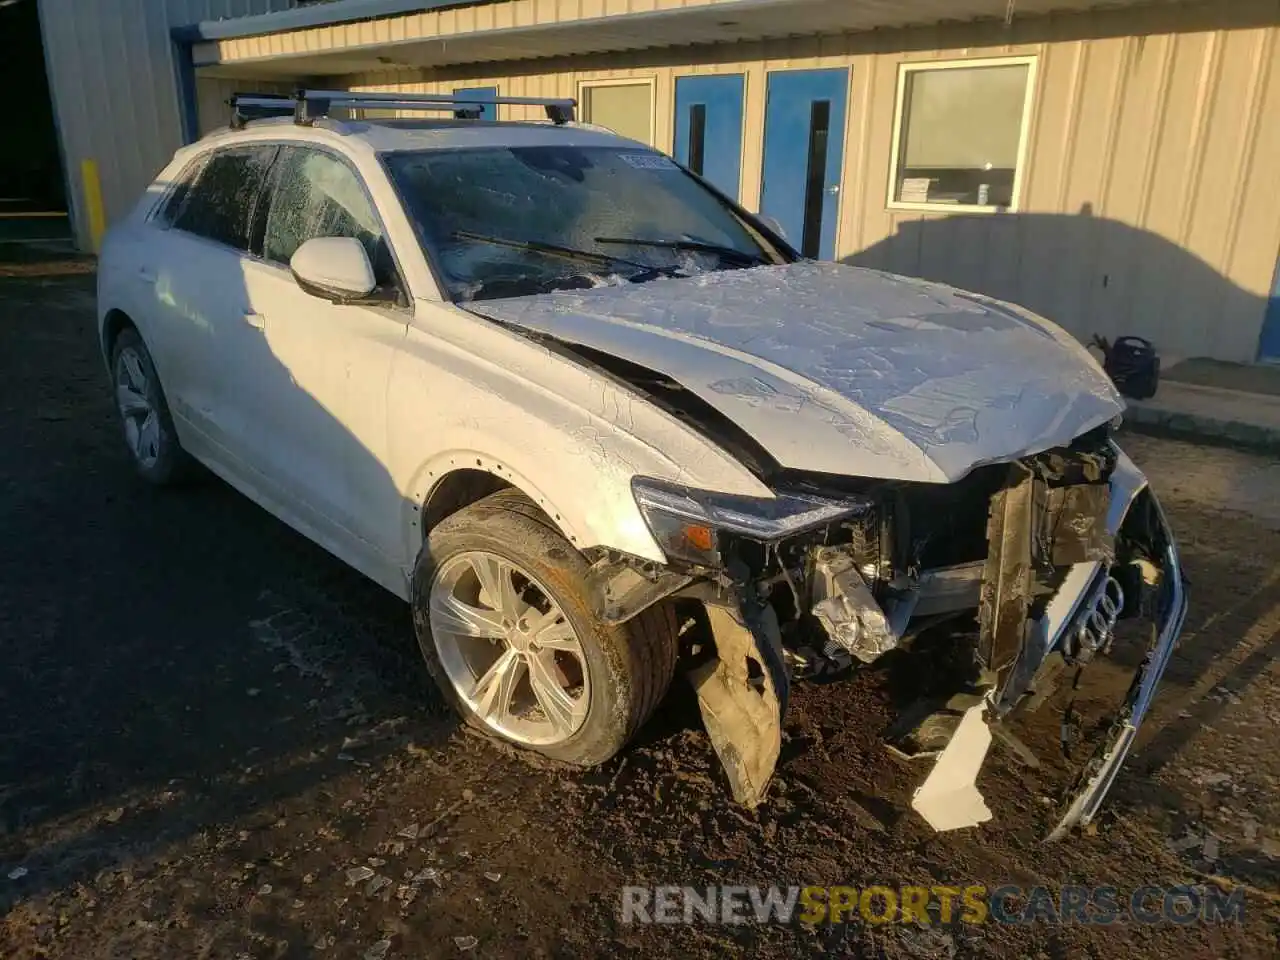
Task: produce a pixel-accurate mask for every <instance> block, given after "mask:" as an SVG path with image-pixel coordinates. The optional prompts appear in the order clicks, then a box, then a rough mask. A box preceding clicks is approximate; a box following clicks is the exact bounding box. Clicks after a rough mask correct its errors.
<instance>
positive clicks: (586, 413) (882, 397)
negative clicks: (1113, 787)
mask: <svg viewBox="0 0 1280 960" xmlns="http://www.w3.org/2000/svg"><path fill="white" fill-rule="evenodd" d="M524 102H528V101H524ZM338 105H341V106H345V107H357V108H359V107H368V106H371V105H372V106H382V107H386V106H394V107H396V108H398V109H414V108H423V109H431V108H441V107H443V108H444V109H446V110H450V111H456V114H455V116H454V117H451V118H447V119H426V120H400V119H396V120H368V121H338V120H333V119H329V118H328V117H326V116H325V113H326V112H327V111H328V109H329V108H331V107H333V106H338ZM473 106H474V103H472V102H461V101H457V102H455V101H451V100H450V98H442V97H418V98H413V97H408V96H405V97H399V96H388V97H384V98H382V100H378V99H376V98H371V97H368V96H358V95H354V94H341V93H322V94H316V93H306V92H300V93H299V94H298V95H297V96H296V97H294V98H274V99H273V98H245V97H242V98H238V100H237V99H235V98H233V107H234V109H235V110H236V113H235V122H233V124H232V129H231V130H227V131H223V132H220V133H216V134H214V135H212V136H209V137H206V138H205V139H203V140H201V141H200V142H199V143H196V144H194V145H192V146H189V147H185V148H183V149H182V150H180V151H179V152H178V153H177V154H176V156H175V157H174V159H173V162H172V163H171V164H169V166H168V167H166V168H165V170H164V171H163V172H162V173H161V174H160V176H159V178H158V179H157V180H156V182H155V183H154V184H153V185H152V187H151V188H150V189H149V190H148V191H147V193H146V196H145V197H144V198H143V199H142V201H141V202H140V203H139V204H138V205H137V207H136V208H135V209H134V210H133V212H132V213H131V214H130V215H129V216H128V217H127V218H126V219H125V220H124V221H123V222H122V223H120V224H119V225H117V226H116V227H115V228H114V229H113V230H112V231H111V232H110V234H109V235H108V237H107V239H106V242H105V244H104V249H103V253H102V257H101V263H100V270H99V287H98V297H99V320H100V330H101V339H102V348H103V351H104V355H105V357H106V358H107V361H108V365H109V369H110V372H111V377H112V381H113V384H114V387H115V393H116V398H117V403H118V407H119V412H120V417H121V422H122V424H123V429H124V436H125V438H126V440H127V443H128V447H129V450H130V451H131V453H132V455H133V458H134V461H135V463H136V465H137V469H138V471H139V472H140V473H141V475H142V476H143V477H144V478H145V479H147V480H149V481H151V482H154V483H168V482H170V481H173V480H176V479H178V478H179V477H180V476H181V475H183V474H184V473H186V472H187V470H188V468H189V467H190V466H191V462H192V461H199V462H200V463H202V464H203V465H204V466H206V467H207V468H208V469H210V470H211V471H213V472H214V473H216V474H217V475H219V476H220V477H222V478H223V479H224V480H226V481H227V482H228V483H230V484H232V485H233V486H235V487H236V488H238V489H239V490H241V491H243V492H244V493H245V494H246V495H247V496H249V497H251V498H252V499H253V500H255V501H257V502H258V503H259V504H261V505H262V506H263V507H265V508H266V509H267V510H269V511H271V512H272V513H273V514H275V515H276V516H278V517H280V518H281V519H283V520H284V521H285V522H286V523H288V524H290V525H291V526H293V527H294V528H296V529H297V530H299V531H301V532H302V533H303V534H305V535H306V536H308V537H310V538H311V539H313V540H315V541H316V542H317V543H319V544H321V545H322V546H324V547H325V548H326V549H328V550H330V551H332V552H333V553H334V554H335V555H337V556H338V557H340V558H341V559H343V560H344V561H346V562H347V563H349V564H350V565H351V566H353V567H355V568H356V569H357V570H360V571H361V572H363V573H365V574H366V575H368V576H369V577H371V578H373V579H374V580H376V581H377V582H379V583H381V584H382V585H384V586H385V587H386V588H387V589H388V590H391V591H392V592H394V593H396V594H397V595H399V596H400V597H402V598H404V599H405V600H406V601H409V602H410V603H412V604H413V610H414V616H415V623H416V625H417V634H418V640H419V643H420V645H421V648H422V653H423V657H424V659H425V661H426V664H427V667H428V669H429V670H430V672H431V674H432V676H433V677H434V678H435V679H436V681H437V682H438V683H439V686H440V688H441V690H443V691H444V694H445V695H446V696H447V697H448V698H449V699H450V701H451V702H452V703H453V704H454V706H455V707H456V708H457V709H458V711H459V713H461V714H462V716H463V717H464V718H466V719H467V721H469V722H471V723H473V724H475V725H477V726H478V727H480V728H481V729H483V730H485V731H487V732H489V733H490V734H491V735H493V736H496V737H499V738H502V739H504V740H507V741H510V742H512V743H515V744H517V745H520V746H522V747H526V748H529V749H533V750H536V751H538V752H541V753H543V754H546V755H548V756H550V757H554V758H558V759H561V760H565V761H569V762H572V763H576V764H597V763H600V762H602V761H604V760H606V759H608V758H609V757H611V756H612V755H613V754H615V753H616V752H617V751H618V750H620V749H621V748H622V747H623V745H624V744H625V743H626V742H627V740H628V739H629V738H630V737H631V736H632V734H634V733H635V732H636V730H637V728H638V727H639V726H640V725H641V724H642V723H644V721H645V720H646V718H647V717H648V716H649V715H650V714H651V713H652V712H653V711H654V710H655V709H656V708H657V707H658V705H659V703H660V702H661V701H662V699H663V696H664V694H665V692H666V690H667V687H668V684H669V683H670V681H671V679H672V676H673V674H674V672H675V670H676V667H677V662H678V660H680V659H681V658H682V657H683V658H684V661H685V663H686V665H687V669H688V672H689V675H690V677H691V678H692V680H693V683H694V685H695V687H696V689H697V693H698V699H699V703H700V705H701V708H702V712H703V717H704V720H705V722H706V725H707V728H708V731H709V733H710V735H711V741H712V743H713V745H714V747H715V749H716V751H717V752H718V753H719V755H720V758H721V760H722V761H723V763H724V767H725V770H726V773H727V775H728V779H729V783H730V786H731V788H732V790H733V793H734V795H735V797H736V798H737V799H738V800H740V801H742V802H744V803H747V804H755V803H758V802H759V801H760V800H761V799H762V798H763V796H764V794H765V791H766V788H767V784H768V780H769V777H770V774H771V773H772V771H773V768H774V765H775V763H776V762H777V758H778V752H779V746H780V743H781V737H782V733H781V729H782V716H783V712H784V710H785V706H786V698H787V693H788V689H789V686H790V683H791V682H792V680H793V679H796V678H802V677H810V676H813V675H816V674H829V673H832V672H837V673H838V672H840V671H844V670H847V669H850V668H851V667H856V666H858V665H860V664H863V663H870V662H877V663H889V662H899V661H901V662H905V663H908V664H916V665H921V666H922V665H923V664H924V662H925V661H926V660H928V661H929V662H931V663H934V664H942V665H943V666H944V669H942V670H941V671H939V670H936V669H935V670H930V671H925V670H916V671H915V674H914V675H919V676H925V675H928V676H931V677H933V678H934V681H935V682H933V684H932V685H931V686H930V687H929V688H928V689H922V690H921V691H920V696H921V702H922V703H923V704H925V705H926V706H929V705H930V704H932V707H931V708H930V709H925V710H923V711H921V710H919V709H917V708H916V707H913V706H909V708H908V709H906V710H905V711H904V713H905V714H908V715H910V714H911V711H912V710H914V711H915V713H916V714H918V715H919V716H918V718H917V719H920V720H925V721H927V722H923V723H905V724H904V727H903V729H900V730H897V731H893V732H891V733H890V738H891V740H892V741H893V746H895V747H896V748H897V749H898V750H899V751H900V752H905V753H908V754H912V753H915V754H928V753H930V752H937V751H941V758H940V760H939V761H938V762H937V764H936V765H935V766H934V767H933V772H932V773H931V774H930V775H929V777H928V779H927V780H926V781H925V782H924V784H923V785H922V786H921V787H920V788H919V790H918V791H917V793H916V796H915V800H914V801H913V805H914V806H915V807H916V809H917V810H919V811H920V813H921V814H922V815H924V816H925V817H926V818H927V819H928V820H929V822H930V823H932V824H933V825H934V826H935V827H937V828H939V829H945V828H948V827H954V826H961V825H964V824H967V823H973V822H976V821H978V820H981V819H984V818H985V817H986V816H988V815H989V813H988V811H987V810H986V807H985V805H984V803H983V801H982V797H981V795H980V794H978V792H977V790H976V787H974V784H973V779H974V777H975V776H976V774H977V770H978V767H979V765H980V764H981V762H982V759H983V756H984V754H985V753H986V750H987V745H988V744H989V742H990V740H991V732H992V730H993V729H995V730H996V732H998V733H1001V734H1003V735H1004V736H1005V738H1006V740H1007V739H1008V738H1013V737H1015V734H1014V733H1013V730H1014V729H1015V727H1016V726H1017V724H1018V723H1020V722H1022V719H1025V715H1026V714H1027V713H1028V712H1029V711H1031V710H1033V709H1036V708H1039V709H1046V707H1045V706H1044V705H1045V704H1052V703H1053V702H1054V700H1053V696H1052V691H1053V678H1054V677H1055V676H1056V673H1057V671H1060V670H1061V668H1062V667H1063V666H1064V665H1068V666H1081V665H1083V664H1085V663H1087V662H1089V661H1091V660H1094V662H1096V663H1103V662H1109V663H1110V665H1109V666H1106V667H1099V668H1097V669H1096V671H1095V672H1097V673H1098V675H1099V676H1101V677H1102V679H1103V680H1107V671H1108V670H1110V671H1114V670H1117V669H1124V670H1127V672H1128V674H1130V675H1132V674H1133V668H1134V665H1135V664H1137V663H1139V662H1140V663H1141V665H1140V666H1139V667H1138V672H1137V675H1136V677H1134V678H1133V679H1132V683H1131V685H1130V686H1128V689H1129V693H1128V694H1127V695H1126V696H1124V697H1122V698H1121V700H1120V701H1118V702H1116V703H1115V704H1114V707H1115V710H1114V711H1113V715H1112V716H1111V717H1110V718H1108V719H1107V720H1106V722H1104V723H1102V724H1101V727H1100V729H1101V730H1102V733H1101V734H1099V735H1098V737H1097V738H1096V742H1095V743H1094V745H1093V746H1092V747H1091V748H1090V750H1088V751H1085V756H1086V757H1087V759H1086V762H1085V763H1084V764H1083V765H1082V766H1080V767H1079V768H1078V769H1076V770H1075V772H1074V774H1073V776H1074V778H1075V779H1074V781H1073V782H1072V783H1071V785H1070V786H1069V787H1068V788H1067V789H1066V790H1065V791H1064V793H1063V804H1064V807H1063V810H1062V813H1061V816H1060V817H1059V818H1058V821H1057V822H1058V829H1059V831H1061V830H1062V829H1065V828H1066V827H1068V826H1071V825H1072V824H1075V823H1080V822H1083V821H1086V820H1088V818H1089V817H1091V816H1092V815H1093V812H1094V811H1095V810H1096V808H1097V806H1098V803H1099V802H1100V801H1101V799H1102V795H1103V794H1104V793H1105V791H1106V789H1107V787H1108V786H1109V785H1110V783H1111V781H1112V779H1113V778H1114V776H1115V772H1116V769H1117V767H1118V764H1119V762H1120V760H1121V759H1122V758H1123V756H1124V754H1125V752H1126V750H1127V748H1128V744H1129V742H1130V740H1131V738H1132V731H1133V729H1134V728H1135V727H1136V725H1137V723H1138V722H1139V721H1140V720H1141V718H1142V715H1143V713H1145V711H1146V709H1147V706H1148V705H1149V703H1150V699H1151V695H1152V693H1153V691H1154V688H1155V684H1156V683H1157V681H1158V679H1159V676H1160V673H1161V672H1162V670H1163V668H1164V665H1165V662H1166V661H1167V658H1168V656H1169V652H1170V650H1171V649H1172V646H1173V643H1174V640H1175V638H1176V636H1177V634H1178V632H1179V629H1180V627H1181V622H1182V617H1183V614H1184V610H1185V601H1184V599H1183V591H1182V582H1181V577H1180V573H1179V569H1178V563H1177V555H1176V549H1175V547H1174V543H1173V540H1172V537H1171V536H1170V534H1169V532H1168V529H1167V527H1166V525H1165V523H1164V519H1163V516H1162V515H1161V513H1160V510H1159V507H1158V505H1157V504H1156V502H1155V500H1154V497H1152V496H1151V494H1150V492H1149V491H1148V490H1147V489H1146V483H1145V480H1144V479H1143V478H1142V476H1141V474H1140V473H1139V472H1138V471H1137V470H1136V468H1135V467H1134V466H1133V464H1132V463H1131V462H1130V461H1129V460H1128V459H1127V458H1126V457H1124V455H1123V454H1122V453H1120V452H1119V450H1118V449H1117V448H1116V447H1115V445H1114V443H1113V442H1112V441H1111V439H1110V436H1109V431H1110V428H1111V425H1112V424H1113V422H1114V421H1116V419H1117V416H1118V414H1119V413H1120V412H1121V411H1122V403H1121V401H1120V400H1119V398H1118V395H1117V394H1116V392H1115V390H1114V389H1113V387H1112V385H1111V383H1110V382H1109V381H1108V379H1107V378H1106V377H1105V375H1104V374H1103V373H1102V371H1101V370H1100V369H1099V367H1098V365H1097V364H1096V363H1095V362H1094V361H1093V360H1092V358H1091V357H1090V356H1089V355H1088V354H1087V352H1086V351H1085V350H1084V349H1083V348H1082V347H1080V346H1079V345H1078V344H1077V343H1076V342H1075V341H1074V340H1072V339H1071V338H1070V337H1069V336H1068V335H1067V334H1065V333H1064V332H1062V331H1061V330H1059V329H1058V328H1057V327H1055V326H1053V325H1052V324H1051V323H1049V322H1048V321H1045V320H1043V319H1042V318H1039V317H1037V316H1035V315H1033V314H1031V313H1029V312H1028V311H1026V310H1023V309H1021V308H1019V307H1016V306H1012V305H1009V304H1003V303H999V302H996V301H993V300H990V299H988V298H985V297H981V296H977V295H975V294H970V293H965V292H962V291H958V290H955V289H952V288H948V287H944V286H941V285H938V284H928V283H923V282H919V281H915V280H909V279H906V278H903V277H898V276H892V275H888V274H884V273H878V272H874V271H870V270H865V269H860V268H856V267H851V266H843V265H839V264H832V263H818V262H813V261H805V260H802V259H800V258H799V257H798V256H797V255H796V254H795V253H794V252H793V251H792V250H791V249H790V248H789V247H788V246H787V244H786V242H785V241H784V240H783V239H782V238H781V237H780V236H779V234H778V232H777V231H776V229H773V228H771V226H770V225H769V224H767V223H766V222H764V221H762V220H760V219H759V218H757V217H755V216H753V215H751V214H749V213H747V212H745V211H744V210H742V209H741V208H739V207H738V206H737V205H735V204H734V203H733V202H731V201H730V200H728V199H726V198H725V197H724V196H723V195H721V194H720V193H718V192H717V191H715V190H714V189H713V188H711V187H710V186H709V185H707V184H706V183H704V182H703V181H702V180H701V179H700V178H699V177H697V176H696V175H694V174H693V173H691V172H690V171H688V170H686V169H684V168H682V167H680V166H679V165H677V164H676V163H675V162H674V161H672V160H671V159H670V158H668V157H667V156H665V155H663V154H661V153H658V152H655V151H654V150H652V149H650V148H649V147H646V146H643V145H641V144H639V143H636V142H633V141H630V140H626V139H623V138H621V137H618V136H615V135H613V134H611V133H609V132H607V131H603V130H600V129H597V128H590V127H585V126H580V125H577V124H574V123H573V122H571V120H570V119H569V118H570V116H571V112H572V102H571V101H567V102H566V101H548V102H547V103H546V107H547V111H548V113H549V115H550V116H551V118H552V120H551V122H546V123H492V122H483V121H479V120H477V119H473V115H472V114H471V113H469V112H468V111H469V110H470V109H472V107H473ZM249 112H254V113H256V114H257V115H258V117H259V119H253V120H252V121H249V120H247V119H246V116H245V114H246V113H249ZM282 112H292V113H293V114H294V116H293V118H290V117H287V116H284V117H282V116H274V117H270V118H264V117H262V114H263V113H275V114H279V113H282ZM1139 617H1146V618H1148V619H1149V620H1151V621H1153V622H1154V624H1155V627H1156V629H1155V630H1154V631H1152V632H1151V634H1150V637H1151V638H1152V639H1151V640H1150V642H1149V644H1148V641H1147V640H1146V639H1143V640H1139V641H1128V640H1126V639H1125V637H1126V636H1127V634H1126V632H1125V630H1124V629H1123V627H1124V623H1125V622H1127V621H1128V620H1129V619H1130V618H1139ZM1142 636H1143V637H1144V638H1145V637H1147V636H1148V635H1146V634H1143V635H1142ZM1130 642H1136V643H1138V644H1139V645H1140V646H1141V645H1143V644H1147V646H1143V647H1142V649H1139V650H1138V651H1137V653H1138V655H1137V656H1136V657H1135V659H1133V660H1132V661H1131V662H1130V663H1129V666H1128V667H1127V668H1122V667H1120V666H1116V665H1115V664H1116V660H1114V659H1112V658H1108V657H1103V656H1097V657H1096V660H1095V655H1099V654H1103V653H1108V652H1112V653H1114V652H1115V649H1114V648H1116V647H1118V646H1123V645H1124V644H1125V643H1130ZM1117 659H1118V662H1119V663H1120V664H1123V663H1124V662H1125V657H1123V656H1122V657H1119V658H1117ZM912 670H915V667H912V668H911V670H909V671H908V672H909V673H911V671H912ZM939 676H941V677H942V680H941V682H940V683H939V682H937V678H938V677H939ZM1126 685H1128V684H1127V682H1126ZM1124 686H1125V685H1122V689H1124ZM930 698H932V699H930ZM917 706H918V705H917ZM1050 708H1051V709H1052V707H1050ZM1068 709H1069V708H1068ZM1054 729H1055V730H1056V729H1058V727H1057V726H1055V727H1054ZM1017 742H1021V741H1017ZM1033 746H1034V745H1033ZM1033 746H1027V745H1026V744H1023V746H1022V749H1028V750H1030V749H1033ZM1041 749H1043V747H1042V748H1041Z"/></svg>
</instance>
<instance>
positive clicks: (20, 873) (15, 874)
mask: <svg viewBox="0 0 1280 960" xmlns="http://www.w3.org/2000/svg"><path fill="white" fill-rule="evenodd" d="M27 872H28V871H27V868H26V867H14V868H13V869H12V870H10V871H9V879H10V880H21V879H22V878H23V877H25V876H26V875H27Z"/></svg>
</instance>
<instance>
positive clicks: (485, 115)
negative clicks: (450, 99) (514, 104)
mask: <svg viewBox="0 0 1280 960" xmlns="http://www.w3.org/2000/svg"><path fill="white" fill-rule="evenodd" d="M453 95H454V96H455V97H485V98H489V99H492V98H493V97H496V96H497V95H498V88H497V87H458V88H456V89H455V90H454V91H453ZM480 119H481V120H497V119H498V108H497V107H496V106H495V105H494V104H492V103H486V104H484V105H483V106H482V107H481V108H480Z"/></svg>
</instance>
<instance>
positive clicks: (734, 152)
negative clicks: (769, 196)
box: [675, 73, 744, 200]
mask: <svg viewBox="0 0 1280 960" xmlns="http://www.w3.org/2000/svg"><path fill="white" fill-rule="evenodd" d="M743 89H744V84H743V79H742V74H740V73H738V74H733V75H731V76H723V77H677V78H676V143H675V157H676V159H677V160H679V161H680V162H681V163H683V164H684V165H685V166H686V167H688V168H689V169H690V170H692V171H693V172H694V173H696V174H698V175H699V176H702V177H705V178H706V179H707V180H709V181H710V182H711V183H713V184H714V185H715V186H716V187H717V188H718V189H719V190H720V191H722V192H723V193H725V194H726V195H728V196H730V197H733V198H734V199H735V200H736V199H737V198H738V187H739V179H740V177H741V174H742V91H743Z"/></svg>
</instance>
